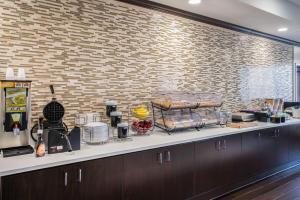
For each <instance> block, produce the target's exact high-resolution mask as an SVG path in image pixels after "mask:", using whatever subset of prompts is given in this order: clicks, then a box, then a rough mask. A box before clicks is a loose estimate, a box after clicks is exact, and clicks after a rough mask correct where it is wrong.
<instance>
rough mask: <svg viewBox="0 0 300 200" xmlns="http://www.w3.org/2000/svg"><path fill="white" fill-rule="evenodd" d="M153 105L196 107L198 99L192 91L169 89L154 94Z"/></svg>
mask: <svg viewBox="0 0 300 200" xmlns="http://www.w3.org/2000/svg"><path fill="white" fill-rule="evenodd" d="M153 96H154V98H153V99H152V101H151V102H152V105H153V106H156V107H159V108H162V109H184V108H196V107H197V99H195V96H194V95H193V94H192V93H188V92H179V91H172V92H170V91H168V92H157V93H156V94H154V95H153Z"/></svg>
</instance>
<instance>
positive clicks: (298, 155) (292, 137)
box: [288, 125, 300, 161]
mask: <svg viewBox="0 0 300 200" xmlns="http://www.w3.org/2000/svg"><path fill="white" fill-rule="evenodd" d="M288 131H289V133H290V134H289V160H290V161H300V125H294V126H290V127H289V130H288Z"/></svg>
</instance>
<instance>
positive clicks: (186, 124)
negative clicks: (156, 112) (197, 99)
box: [155, 109, 202, 131]
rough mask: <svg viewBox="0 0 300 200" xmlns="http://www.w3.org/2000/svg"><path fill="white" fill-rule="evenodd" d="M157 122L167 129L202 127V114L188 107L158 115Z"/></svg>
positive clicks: (159, 125)
mask: <svg viewBox="0 0 300 200" xmlns="http://www.w3.org/2000/svg"><path fill="white" fill-rule="evenodd" d="M155 123H156V125H157V126H158V127H160V128H162V129H165V130H167V131H173V130H176V129H188V128H200V127H202V119H201V117H200V115H199V114H197V113H194V112H191V111H190V110H188V109H186V110H174V111H169V112H168V113H166V114H164V115H161V116H159V117H158V116H157V118H156V120H155Z"/></svg>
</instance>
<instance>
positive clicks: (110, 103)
mask: <svg viewBox="0 0 300 200" xmlns="http://www.w3.org/2000/svg"><path fill="white" fill-rule="evenodd" d="M105 105H107V106H117V105H118V102H117V101H114V100H111V101H106V102H105Z"/></svg>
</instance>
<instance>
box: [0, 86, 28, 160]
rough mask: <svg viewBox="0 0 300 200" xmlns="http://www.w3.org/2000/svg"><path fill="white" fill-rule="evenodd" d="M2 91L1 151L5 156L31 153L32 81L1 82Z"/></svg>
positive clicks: (0, 106)
mask: <svg viewBox="0 0 300 200" xmlns="http://www.w3.org/2000/svg"><path fill="white" fill-rule="evenodd" d="M0 89H1V91H0V113H1V115H0V122H1V123H0V149H2V151H3V156H4V157H6V156H13V155H20V154H25V153H26V152H27V153H30V152H32V148H31V147H30V146H29V134H28V133H29V131H28V130H30V126H31V125H30V121H31V104H30V92H31V91H30V90H31V81H25V80H24V81H16V80H13V81H9V80H1V81H0Z"/></svg>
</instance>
